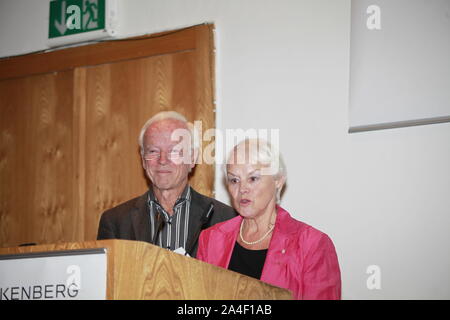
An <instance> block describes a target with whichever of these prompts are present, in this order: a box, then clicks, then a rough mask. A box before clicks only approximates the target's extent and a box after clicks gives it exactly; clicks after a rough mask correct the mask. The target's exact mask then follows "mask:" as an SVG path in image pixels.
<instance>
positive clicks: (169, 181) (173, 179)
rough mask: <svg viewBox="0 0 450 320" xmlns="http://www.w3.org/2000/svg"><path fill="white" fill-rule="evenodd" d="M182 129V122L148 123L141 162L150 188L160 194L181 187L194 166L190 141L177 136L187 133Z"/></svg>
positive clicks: (171, 120)
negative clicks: (149, 181) (149, 182)
mask: <svg viewBox="0 0 450 320" xmlns="http://www.w3.org/2000/svg"><path fill="white" fill-rule="evenodd" d="M185 130H188V129H187V127H186V124H185V123H183V122H182V121H180V120H175V119H165V120H161V121H157V122H155V123H152V124H151V125H150V126H149V127H148V128H147V130H146V131H145V134H144V139H143V152H144V154H143V157H142V163H143V166H144V169H145V172H146V173H147V176H148V178H149V179H150V180H151V182H152V184H153V187H154V188H157V189H159V190H160V191H165V190H178V189H181V188H184V186H185V185H186V184H187V181H188V174H189V171H190V170H191V169H192V168H193V167H194V161H193V158H192V157H191V156H190V139H187V137H186V136H185V137H183V138H181V137H180V136H179V135H177V133H178V132H180V131H182V132H184V133H187V132H188V131H185ZM174 131H175V134H174ZM186 153H189V154H186ZM186 159H187V160H188V161H186Z"/></svg>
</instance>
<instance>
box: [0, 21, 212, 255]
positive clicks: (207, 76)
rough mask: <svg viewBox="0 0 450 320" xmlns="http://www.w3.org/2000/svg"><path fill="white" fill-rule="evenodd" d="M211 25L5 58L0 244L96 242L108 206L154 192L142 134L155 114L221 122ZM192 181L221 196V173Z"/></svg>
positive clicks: (0, 106)
mask: <svg viewBox="0 0 450 320" xmlns="http://www.w3.org/2000/svg"><path fill="white" fill-rule="evenodd" d="M212 29H213V26H212V25H202V26H194V27H191V28H186V29H182V30H178V31H173V32H168V33H164V34H158V35H154V36H149V37H139V38H136V39H126V40H122V41H111V42H103V43H99V44H94V45H87V46H81V47H76V48H70V49H64V50H59V51H55V52H49V53H39V54H33V55H26V56H22V57H16V58H12V59H3V60H0V111H1V117H0V246H1V247H4V246H9V245H17V244H19V243H24V242H37V243H41V244H42V243H52V242H59V241H84V240H94V239H95V237H96V233H97V227H98V221H99V218H100V214H101V213H102V212H103V211H104V210H106V209H108V208H111V207H113V206H115V205H117V204H118V203H121V202H123V201H126V200H128V199H130V198H132V197H135V196H137V195H140V194H142V193H143V192H145V191H146V189H147V188H148V186H147V181H146V178H145V173H144V170H143V169H142V165H141V161H140V158H139V149H138V143H137V137H138V134H139V131H140V129H141V127H142V125H143V124H144V123H145V121H146V120H147V119H148V118H149V117H150V116H152V115H153V114H155V113H156V112H158V111H162V110H169V109H174V110H177V111H179V112H181V113H182V114H184V115H185V116H186V117H187V118H188V120H189V121H194V120H200V121H202V129H203V131H205V130H207V129H208V128H213V127H214V126H215V122H214V105H213V101H214V99H213V92H214V90H213V88H214V81H213V76H214V71H213V47H212V43H213V41H212ZM62 70H66V71H62ZM190 182H191V184H192V185H193V186H194V188H195V189H196V190H198V191H199V192H201V193H203V194H206V195H210V196H211V195H213V185H214V168H213V167H212V166H211V165H206V164H200V165H197V167H196V168H195V170H194V172H193V175H192V177H191V180H190Z"/></svg>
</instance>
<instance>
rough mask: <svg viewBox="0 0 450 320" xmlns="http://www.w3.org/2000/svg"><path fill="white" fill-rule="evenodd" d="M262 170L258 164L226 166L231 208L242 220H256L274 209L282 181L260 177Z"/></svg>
mask: <svg viewBox="0 0 450 320" xmlns="http://www.w3.org/2000/svg"><path fill="white" fill-rule="evenodd" d="M262 168H264V166H262V165H259V164H254V165H252V164H229V165H227V187H228V192H229V193H230V195H231V198H232V203H233V207H234V208H235V209H236V210H237V211H238V212H239V214H240V215H241V216H243V217H244V218H257V217H259V216H262V215H263V214H264V213H265V212H270V213H271V212H272V211H273V210H274V208H275V205H276V193H277V188H281V186H282V179H281V178H275V177H274V176H272V175H262V174H261V169H262ZM263 171H264V170H263Z"/></svg>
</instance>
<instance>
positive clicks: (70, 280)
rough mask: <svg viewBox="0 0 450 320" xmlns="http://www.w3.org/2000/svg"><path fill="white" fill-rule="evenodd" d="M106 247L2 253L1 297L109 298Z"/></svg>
mask: <svg viewBox="0 0 450 320" xmlns="http://www.w3.org/2000/svg"><path fill="white" fill-rule="evenodd" d="M106 281H107V256H106V249H104V248H96V249H83V250H71V251H52V252H42V253H38V252H36V253H35V252H33V253H24V254H15V255H0V300H65V299H69V300H73V299H83V300H84V299H86V300H90V299H95V300H100V299H106Z"/></svg>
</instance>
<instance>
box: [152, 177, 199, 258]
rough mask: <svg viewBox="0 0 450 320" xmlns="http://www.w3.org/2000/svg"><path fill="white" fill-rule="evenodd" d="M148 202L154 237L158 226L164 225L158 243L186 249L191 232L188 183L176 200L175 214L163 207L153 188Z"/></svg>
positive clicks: (161, 245)
mask: <svg viewBox="0 0 450 320" xmlns="http://www.w3.org/2000/svg"><path fill="white" fill-rule="evenodd" d="M147 203H148V209H149V214H150V229H151V235H152V239H154V238H155V234H156V233H157V228H158V227H159V226H162V228H161V229H160V231H159V234H158V238H157V239H156V244H157V245H158V246H160V247H162V248H166V249H169V250H176V249H178V248H180V247H183V248H184V249H186V243H187V238H188V233H189V209H190V207H191V188H190V186H189V185H187V186H186V188H185V189H184V190H183V192H182V193H181V195H180V197H179V198H178V199H177V201H175V205H174V206H173V215H169V213H168V212H167V211H166V210H165V209H164V208H163V206H162V205H161V204H160V203H159V202H158V199H156V197H155V194H154V193H153V191H152V190H151V189H150V190H149V192H148V201H147Z"/></svg>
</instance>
